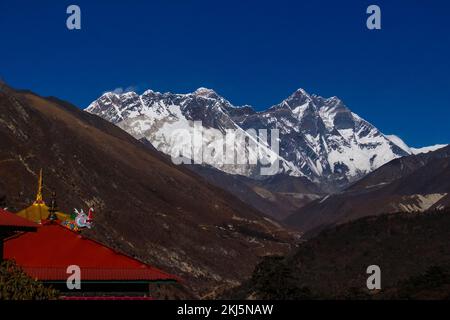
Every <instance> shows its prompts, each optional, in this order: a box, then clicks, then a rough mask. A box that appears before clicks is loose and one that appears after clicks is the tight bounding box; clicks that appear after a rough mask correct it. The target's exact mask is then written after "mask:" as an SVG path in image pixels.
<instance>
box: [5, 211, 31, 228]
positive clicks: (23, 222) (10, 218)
mask: <svg viewBox="0 0 450 320" xmlns="http://www.w3.org/2000/svg"><path fill="white" fill-rule="evenodd" d="M38 226H39V225H37V224H36V223H33V222H31V221H29V220H27V219H25V218H22V217H19V216H18V215H15V214H14V213H11V212H8V211H6V210H3V209H0V228H1V227H7V228H12V229H22V228H30V229H35V228H37V227H38Z"/></svg>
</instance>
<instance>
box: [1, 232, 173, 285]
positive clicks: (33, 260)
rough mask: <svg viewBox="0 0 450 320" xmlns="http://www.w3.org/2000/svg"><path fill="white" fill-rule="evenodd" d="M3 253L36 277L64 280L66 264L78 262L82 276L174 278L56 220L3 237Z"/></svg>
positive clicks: (145, 278) (141, 278) (89, 277)
mask: <svg viewBox="0 0 450 320" xmlns="http://www.w3.org/2000/svg"><path fill="white" fill-rule="evenodd" d="M4 245H5V247H4V257H5V258H6V259H14V260H15V261H16V263H17V264H18V265H19V266H21V267H22V268H23V269H24V271H25V272H26V273H27V274H28V275H30V276H32V277H34V278H37V279H39V280H47V281H50V280H64V281H65V280H66V279H67V277H68V276H69V275H68V274H67V273H66V270H67V267H68V266H70V265H78V266H79V267H80V269H81V281H83V280H99V281H103V280H105V281H106V280H109V281H113V280H129V281H131V280H134V281H138V280H140V281H145V280H178V278H177V277H176V276H173V275H170V274H168V273H165V272H163V271H161V270H159V269H157V268H154V267H151V266H149V265H147V264H144V263H142V262H140V261H138V260H136V259H134V258H131V257H128V256H126V255H123V254H121V253H118V252H116V251H114V250H113V249H110V248H108V247H106V246H104V245H102V244H100V243H98V242H96V241H94V240H90V239H87V238H85V237H83V236H81V235H80V234H79V233H76V232H73V231H71V230H69V229H67V228H64V227H62V226H60V225H59V224H49V225H43V226H41V227H39V228H38V231H37V232H36V233H23V234H20V235H19V236H15V237H11V238H9V239H7V240H6V241H5V244H4Z"/></svg>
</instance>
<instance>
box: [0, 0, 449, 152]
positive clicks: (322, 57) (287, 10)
mask: <svg viewBox="0 0 450 320" xmlns="http://www.w3.org/2000/svg"><path fill="white" fill-rule="evenodd" d="M69 4H78V5H79V6H80V7H81V11H82V29H81V30H80V31H69V30H67V29H66V26H65V23H66V17H67V15H66V12H65V11H66V8H67V6H68V5H69ZM369 4H378V5H379V6H380V7H381V10H382V30H380V31H370V30H368V29H367V28H366V27H365V25H366V17H367V15H366V13H365V11H366V8H367V6H368V5H369ZM0 30H1V37H0V41H1V42H0V43H1V46H0V77H2V78H3V79H4V80H6V81H7V82H8V83H10V84H11V85H12V86H14V87H18V88H26V89H31V90H33V91H35V92H37V93H39V94H41V95H54V96H58V97H60V98H62V99H66V100H68V101H71V102H72V103H75V104H76V105H78V106H79V107H86V106H87V105H88V104H89V103H90V102H91V101H92V100H94V99H95V98H97V97H98V96H99V95H101V94H102V93H103V92H104V91H108V90H113V89H115V88H118V87H123V88H126V87H134V88H136V90H137V91H138V92H141V91H143V90H145V89H147V88H152V89H154V90H158V91H172V92H190V91H193V90H195V89H196V88H197V87H200V86H205V87H209V88H213V89H215V90H216V91H217V92H218V93H219V94H221V95H223V96H224V97H226V98H227V99H229V100H230V101H231V102H232V103H234V104H236V105H240V104H251V105H253V106H255V107H256V108H258V109H262V108H266V107H269V106H270V105H273V104H275V103H278V102H279V101H281V100H282V99H284V98H285V97H286V96H288V95H289V94H291V93H292V92H293V91H294V90H295V89H297V88H299V87H303V88H305V89H306V90H307V91H309V92H311V93H316V94H320V95H322V96H332V95H336V96H339V97H341V98H342V99H343V100H344V102H345V103H346V104H347V105H348V106H349V107H350V108H351V109H352V110H353V111H354V112H356V113H358V114H360V115H361V116H362V117H364V118H365V119H367V120H368V121H370V122H372V123H373V124H374V125H376V126H377V127H378V128H380V129H381V130H382V131H383V132H384V133H386V134H391V133H394V134H396V135H398V136H400V137H402V138H403V139H404V140H405V141H406V143H408V144H409V145H411V146H424V145H430V144H435V143H450V130H449V127H450V125H449V123H450V61H449V59H450V4H449V1H444V0H442V1H439V0H430V1H423V0H403V1H401V0H389V1H378V0H372V1H365V0H359V1H357V0H355V1H349V0H342V1H331V0H330V1H321V0H314V1H313V0H309V1H300V0H297V1H281V0H278V1H267V2H266V1H261V0H257V1H256V0H248V1H244V0H242V1H232V0H227V1H225V0H224V1H219V0H216V1H212V0H207V1H196V0H158V1H156V0H155V1H143V0H141V1H137V0H127V1H118V0H115V1H106V0H102V1H95V0H90V1H81V0H73V1H51V0H42V1H22V0H15V1H1V2H0Z"/></svg>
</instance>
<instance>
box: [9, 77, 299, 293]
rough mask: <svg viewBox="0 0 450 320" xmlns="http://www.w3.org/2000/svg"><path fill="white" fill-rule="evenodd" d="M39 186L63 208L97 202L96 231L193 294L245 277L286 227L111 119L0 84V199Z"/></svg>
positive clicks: (281, 248)
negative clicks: (180, 282) (177, 279)
mask: <svg viewBox="0 0 450 320" xmlns="http://www.w3.org/2000/svg"><path fill="white" fill-rule="evenodd" d="M40 168H43V171H44V179H45V190H44V191H45V194H44V196H46V197H47V199H48V198H49V194H50V192H51V191H56V193H57V201H58V204H59V206H60V209H61V210H63V211H65V212H72V210H73V208H80V207H83V208H85V210H86V208H87V207H89V206H94V207H95V209H96V217H95V227H94V228H93V229H92V230H90V231H87V234H86V235H87V236H89V237H93V238H95V239H97V240H99V241H101V242H104V243H106V244H107V245H109V246H112V247H114V248H116V249H118V250H121V251H122V252H125V253H127V254H130V255H133V256H136V257H138V258H139V259H142V260H143V261H145V262H148V263H151V264H154V265H156V266H158V267H160V268H162V269H164V270H167V271H169V272H171V273H174V274H177V275H179V276H180V277H181V278H183V279H184V281H185V282H184V285H186V286H187V287H188V288H189V289H191V292H192V294H193V295H194V296H205V295H208V294H210V295H214V294H215V292H217V291H220V290H221V289H222V288H226V287H228V286H230V285H235V284H237V283H238V282H239V281H240V280H241V279H243V278H245V277H246V276H248V275H249V274H250V273H251V271H252V269H253V267H254V265H255V264H256V262H257V261H259V259H260V257H261V256H264V255H267V254H273V253H279V252H285V251H286V250H288V249H289V247H290V245H291V243H292V234H291V233H289V232H287V231H286V230H285V229H283V228H282V227H280V226H279V225H278V224H277V223H275V222H273V221H272V220H270V219H268V218H266V217H265V216H263V215H262V214H261V213H260V212H258V211H256V210H254V209H253V208H251V207H249V206H247V205H245V204H244V203H242V202H241V201H239V200H237V199H236V198H235V197H233V196H231V195H230V194H229V193H227V192H225V191H223V190H221V189H219V188H216V187H214V186H212V185H211V184H209V183H207V182H206V181H205V180H204V179H202V178H200V177H198V176H197V175H196V174H194V173H193V172H192V171H190V170H186V169H185V168H183V167H180V166H175V165H173V164H172V163H171V162H170V161H167V159H166V158H165V157H163V156H162V155H161V154H160V153H159V152H156V151H152V150H151V149H150V148H148V147H146V146H145V145H144V144H142V143H141V142H139V141H137V140H136V139H134V138H133V137H132V136H131V135H129V134H127V133H126V132H125V131H123V130H121V129H120V128H118V127H117V126H115V125H112V124H111V123H109V122H107V121H105V120H103V119H101V118H100V117H97V116H95V115H92V114H89V113H87V112H84V111H82V110H80V109H78V108H76V107H74V106H73V105H70V104H69V103H66V102H64V101H60V100H58V99H56V98H43V97H40V96H38V95H36V94H33V93H31V92H27V91H17V90H13V89H11V88H9V87H8V86H6V85H5V84H1V85H0V192H1V193H2V195H0V199H1V201H2V205H3V206H7V207H8V208H9V209H10V210H19V209H22V208H24V207H26V206H28V205H30V204H31V203H32V202H33V200H34V195H35V192H36V184H37V173H38V172H39V169H40Z"/></svg>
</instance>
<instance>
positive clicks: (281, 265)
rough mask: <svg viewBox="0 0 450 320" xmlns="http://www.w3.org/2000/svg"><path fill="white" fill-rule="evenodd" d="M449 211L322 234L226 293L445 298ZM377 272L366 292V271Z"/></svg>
mask: <svg viewBox="0 0 450 320" xmlns="http://www.w3.org/2000/svg"><path fill="white" fill-rule="evenodd" d="M449 226H450V211H449V210H447V211H432V212H427V213H424V214H411V213H396V214H390V215H382V216H377V217H366V218H362V219H359V220H357V221H354V222H350V223H346V224H343V225H339V226H337V227H333V228H330V229H328V230H325V231H322V232H321V233H320V234H319V235H317V236H316V237H314V238H312V239H310V240H307V241H306V242H305V243H303V244H301V245H300V246H299V248H298V249H297V250H295V251H294V252H292V253H291V254H290V255H288V256H286V257H278V258H266V259H265V260H264V262H263V263H261V264H260V265H259V266H258V267H257V268H256V270H255V272H254V273H253V276H252V278H251V279H250V280H249V281H248V282H246V283H245V284H244V285H243V286H241V287H240V288H238V289H236V290H234V292H232V293H231V294H230V296H231V297H234V298H244V297H246V298H248V297H252V298H262V299H324V298H328V299H388V298H401V299H448V298H450V291H449V290H450V246H449V245H448V243H449V241H450V228H449ZM370 265H378V266H379V267H380V269H381V291H379V292H369V290H368V289H367V286H366V281H367V278H368V276H369V275H367V273H366V269H367V267H368V266H370Z"/></svg>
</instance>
